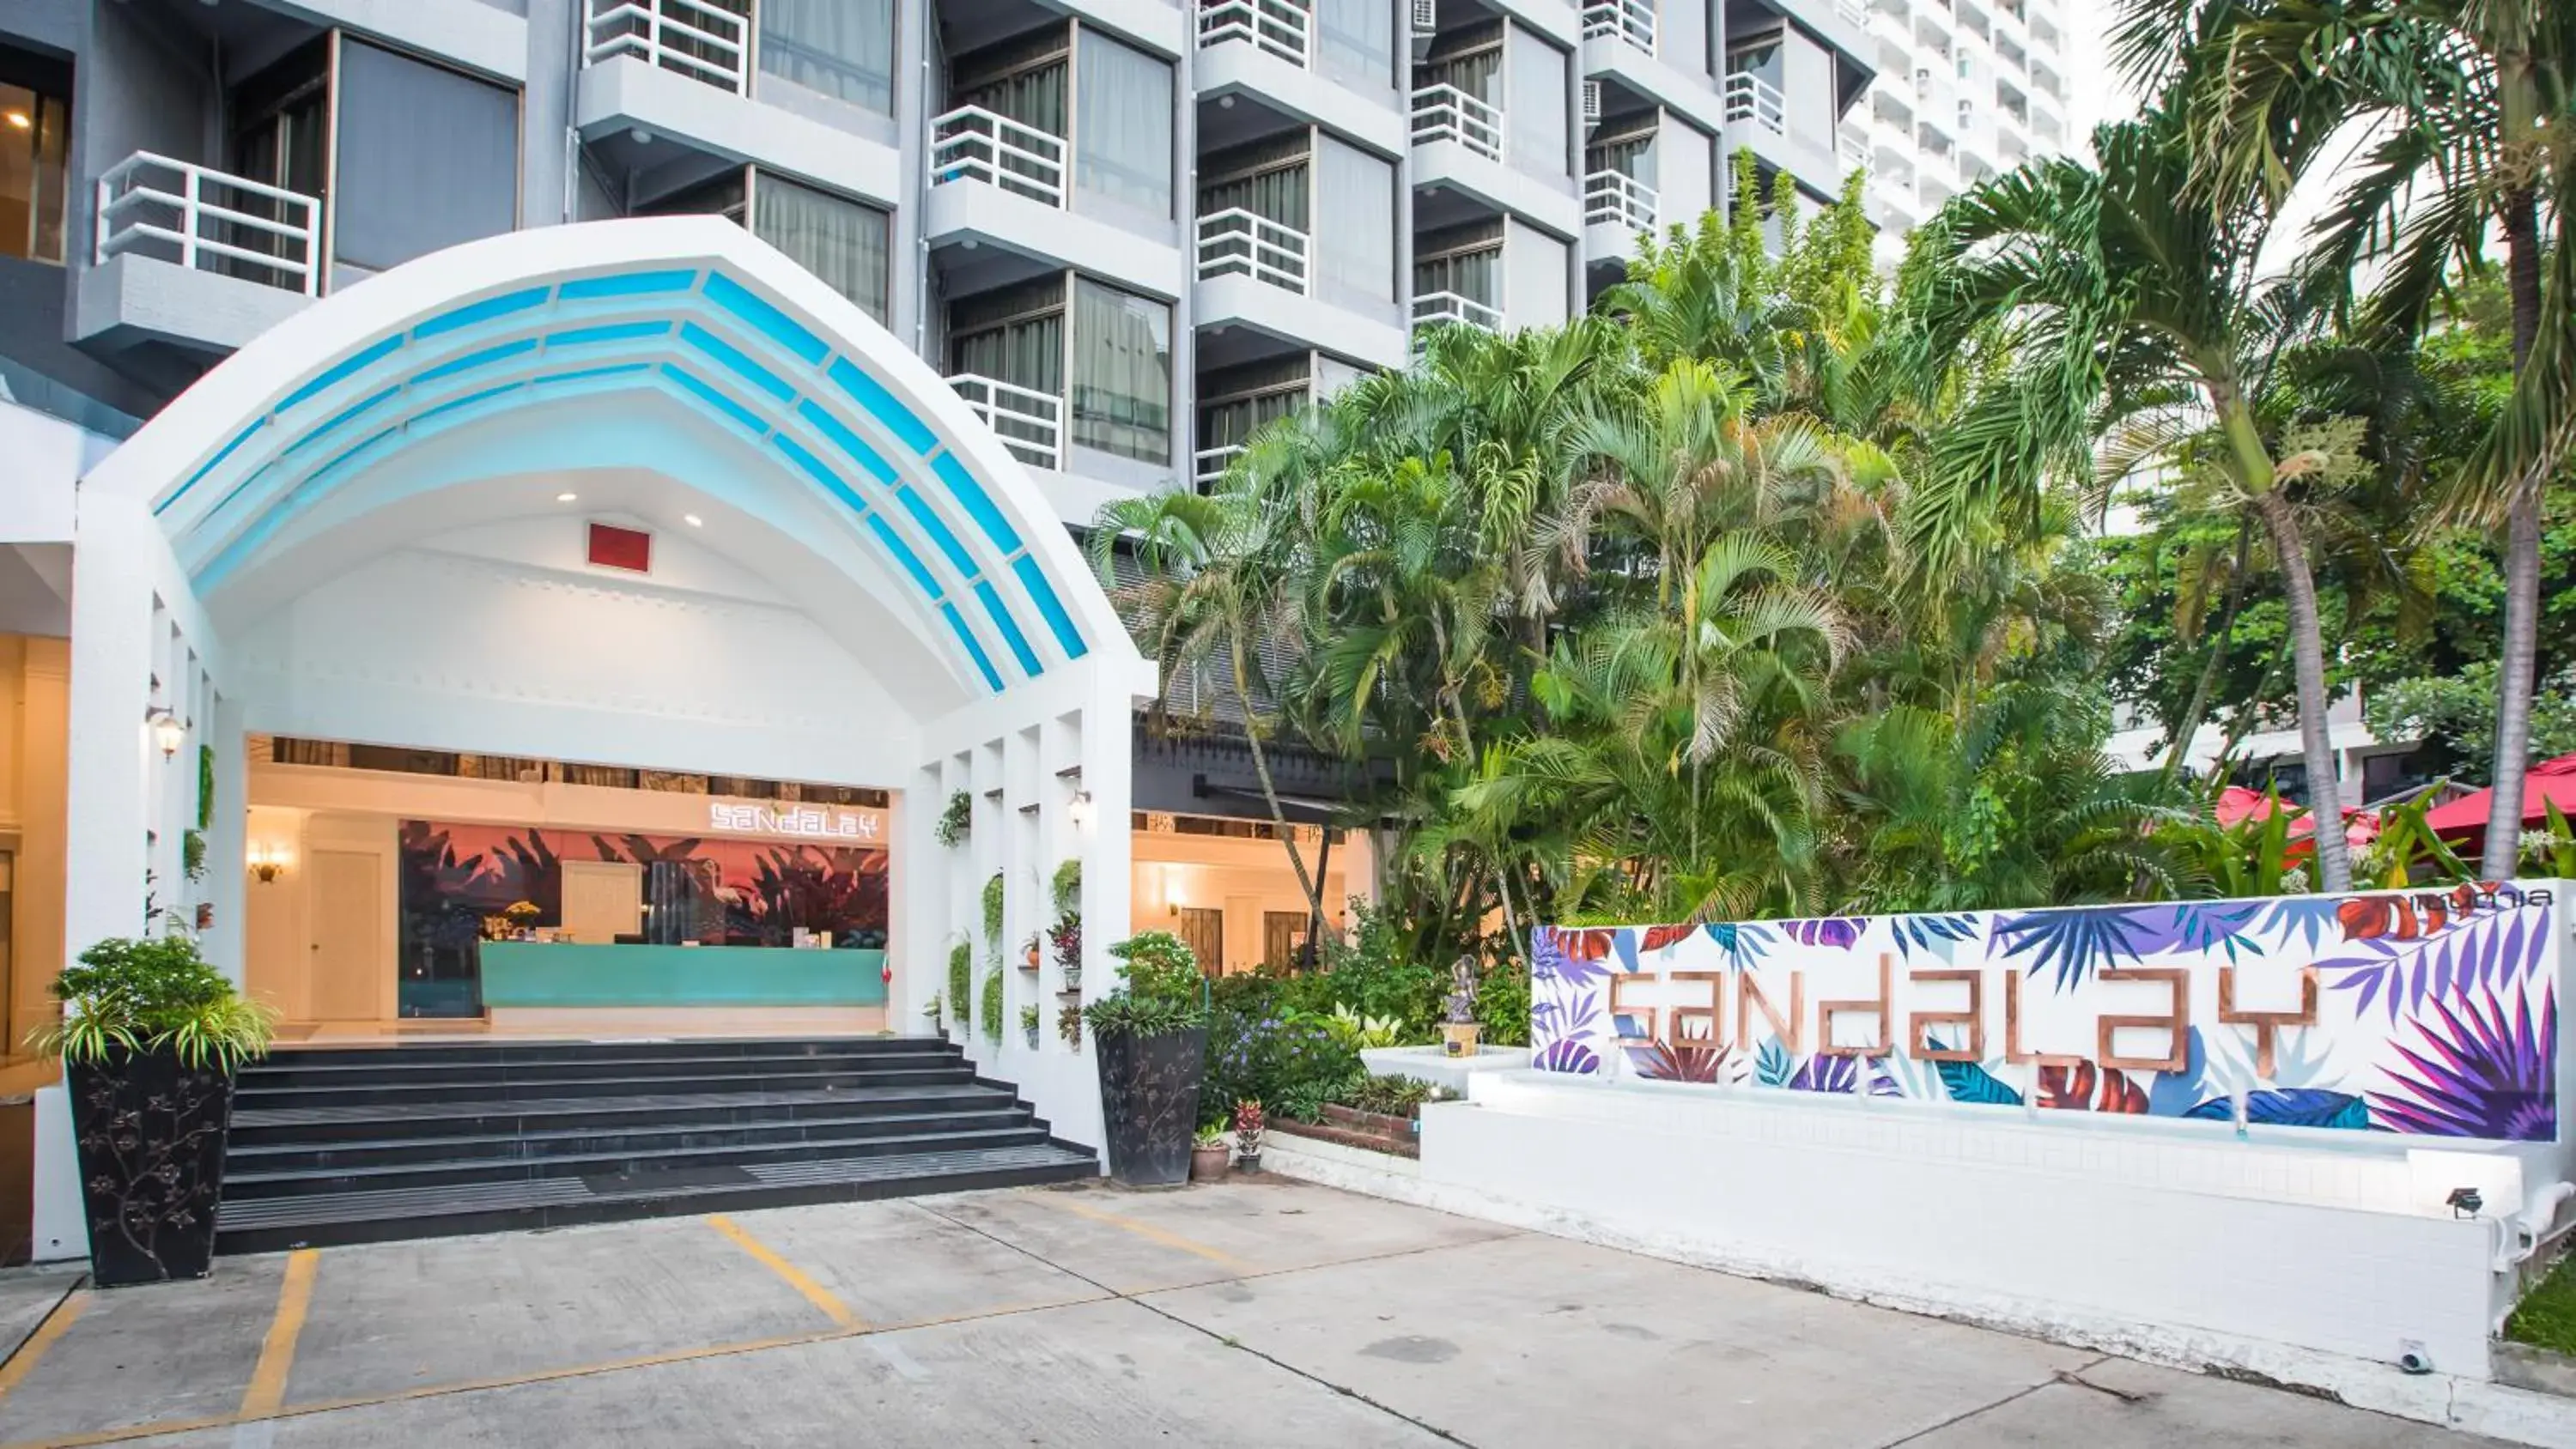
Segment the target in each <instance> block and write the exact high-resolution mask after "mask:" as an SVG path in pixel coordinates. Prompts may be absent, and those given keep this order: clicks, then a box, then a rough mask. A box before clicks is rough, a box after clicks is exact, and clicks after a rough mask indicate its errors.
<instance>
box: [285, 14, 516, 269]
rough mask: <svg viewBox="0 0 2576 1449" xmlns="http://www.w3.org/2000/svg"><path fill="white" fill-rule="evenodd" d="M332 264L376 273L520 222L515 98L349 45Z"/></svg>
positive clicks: (343, 61)
mask: <svg viewBox="0 0 2576 1449" xmlns="http://www.w3.org/2000/svg"><path fill="white" fill-rule="evenodd" d="M338 99H339V105H340V130H339V147H340V154H339V165H338V167H337V170H338V173H339V186H340V193H339V197H338V199H337V202H336V204H335V208H334V216H335V232H334V235H333V237H332V255H333V256H334V258H335V259H337V260H339V261H341V262H345V263H348V264H350V265H353V266H359V267H365V268H367V269H369V270H370V271H382V270H384V269H385V268H387V267H390V266H393V265H395V264H396V263H399V262H407V261H410V260H411V259H412V258H414V257H417V256H424V255H427V254H428V253H430V252H434V251H437V250H439V249H440V248H442V247H450V246H454V245H456V244H457V243H459V242H468V241H473V240H474V239H475V238H477V237H487V236H497V235H499V234H501V233H502V232H505V231H509V230H511V229H512V228H513V227H515V226H516V225H517V224H518V218H519V96H518V93H517V92H516V91H512V90H508V89H505V88H503V87H501V86H495V85H486V84H485V83H483V82H482V81H479V80H475V79H472V78H471V77H468V76H463V75H459V74H457V73H456V72H455V71H452V70H444V69H441V68H440V67H438V66H434V65H425V64H423V63H421V62H420V61H416V60H413V59H411V58H409V57H407V56H400V55H396V54H394V53H393V52H392V51H389V50H378V49H377V48H376V47H374V46H372V45H367V44H365V43H363V42H360V41H356V40H343V41H342V42H341V44H340V85H339V97H338Z"/></svg>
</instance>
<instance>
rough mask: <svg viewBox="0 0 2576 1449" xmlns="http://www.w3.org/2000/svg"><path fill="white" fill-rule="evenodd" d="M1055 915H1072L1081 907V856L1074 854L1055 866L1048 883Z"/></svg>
mask: <svg viewBox="0 0 2576 1449" xmlns="http://www.w3.org/2000/svg"><path fill="white" fill-rule="evenodd" d="M1050 887H1051V891H1052V894H1053V895H1054V897H1055V911H1056V914H1057V915H1060V916H1063V915H1072V914H1074V913H1076V912H1079V911H1080V910H1081V909H1082V858H1081V857H1080V856H1074V857H1072V858H1070V859H1068V860H1066V861H1065V862H1064V863H1063V864H1061V865H1058V866H1057V867H1056V868H1055V879H1054V881H1052V882H1051V883H1050Z"/></svg>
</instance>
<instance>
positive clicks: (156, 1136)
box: [32, 931, 269, 1288]
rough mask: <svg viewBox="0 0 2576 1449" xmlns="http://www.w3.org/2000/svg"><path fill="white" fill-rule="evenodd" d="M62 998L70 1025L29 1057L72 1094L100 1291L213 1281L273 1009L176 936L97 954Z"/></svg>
mask: <svg viewBox="0 0 2576 1449" xmlns="http://www.w3.org/2000/svg"><path fill="white" fill-rule="evenodd" d="M53 990H54V995H55V997H56V998H57V999H59V1000H60V1001H61V1002H62V1004H63V1015H62V1019H61V1020H60V1021H58V1022H56V1023H54V1024H53V1025H50V1026H46V1027H42V1028H39V1029H38V1030H37V1032H36V1033H35V1035H34V1037H33V1038H32V1044H33V1045H34V1047H35V1048H36V1050H37V1051H38V1052H40V1053H42V1054H43V1055H45V1056H48V1057H55V1058H59V1059H60V1060H61V1061H62V1063H63V1067H64V1075H65V1078H66V1080H67V1082H68V1084H69V1087H70V1089H71V1100H72V1136H73V1140H74V1142H75V1143H76V1144H77V1145H78V1148H79V1152H80V1171H81V1194H82V1198H83V1201H84V1205H85V1206H86V1208H87V1209H88V1222H89V1260H90V1276H91V1278H92V1280H93V1281H95V1282H96V1283H97V1284H98V1286H100V1287H102V1288H118V1287H123V1286H126V1285H128V1284H133V1283H160V1282H167V1281H169V1280H171V1279H174V1278H202V1277H204V1276H206V1269H207V1266H208V1263H209V1261H210V1260H211V1259H212V1257H213V1255H214V1247H215V1201H216V1198H217V1196H218V1195H219V1194H220V1193H221V1192H222V1189H223V1177H224V1134H225V1132H226V1131H227V1130H228V1129H229V1127H230V1126H231V1123H232V1105H233V1074H234V1072H235V1071H236V1070H237V1069H238V1068H239V1067H240V1066H241V1065H242V1063H244V1062H247V1061H254V1060H257V1059H258V1058H259V1057H261V1056H264V1055H266V1054H267V1052H268V1039H269V1016H268V1012H267V1009H266V1008H264V1007H262V1006H260V1005H259V1004H258V1003H256V1002H254V1001H252V1000H250V999H249V998H247V997H245V996H243V995H242V994H241V993H240V992H238V991H236V990H234V989H233V984H232V983H231V982H230V981H227V980H225V979H224V976H223V973H222V972H220V971H217V970H216V969H215V968H214V966H213V965H212V964H210V963H209V962H208V961H207V960H206V959H205V957H204V956H202V955H200V954H198V951H197V942H196V940H195V938H194V937H191V936H189V935H186V934H185V933H182V932H177V931H174V932H172V933H171V934H169V935H166V936H150V937H144V938H141V939H131V940H129V939H124V938H111V939H108V940H104V941H101V942H99V943H98V944H97V945H94V946H92V947H90V948H89V949H88V950H86V951H83V952H82V953H81V954H80V961H79V963H78V964H76V965H73V966H70V967H66V968H65V969H64V971H63V974H62V975H61V976H59V977H57V978H55V981H54V988H53Z"/></svg>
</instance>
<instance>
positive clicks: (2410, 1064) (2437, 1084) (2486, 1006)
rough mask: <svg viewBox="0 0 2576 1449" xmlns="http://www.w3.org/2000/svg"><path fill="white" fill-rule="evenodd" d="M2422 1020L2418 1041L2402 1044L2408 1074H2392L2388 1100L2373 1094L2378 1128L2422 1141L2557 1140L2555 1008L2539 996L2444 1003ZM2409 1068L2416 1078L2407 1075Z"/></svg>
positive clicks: (2546, 995)
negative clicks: (2536, 999)
mask: <svg viewBox="0 0 2576 1449" xmlns="http://www.w3.org/2000/svg"><path fill="white" fill-rule="evenodd" d="M2431 1005H2432V1015H2431V1016H2429V1017H2417V1018H2416V1019H2415V1020H2414V1022H2413V1025H2414V1027H2415V1040H2414V1041H2412V1042H2400V1043H2399V1044H2398V1047H2397V1054H2398V1055H2399V1056H2401V1057H2403V1058H2405V1059H2406V1063H2407V1065H2406V1066H2405V1067H2391V1068H2389V1069H2388V1087H2389V1089H2388V1090H2387V1091H2385V1092H2373V1093H2371V1094H2370V1113H2371V1118H2372V1121H2373V1123H2374V1124H2375V1125H2377V1126H2379V1127H2381V1128H2383V1129H2385V1130H2387V1131H2391V1132H2408V1133H2414V1134H2416V1135H2418V1136H2425V1137H2483V1138H2492V1139H2497V1140H2502V1141H2511V1142H2546V1141H2550V1140H2552V1139H2554V1138H2555V1137H2556V1136H2557V1135H2558V1116H2557V1100H2558V1099H2557V1086H2558V1069H2557V1062H2558V1007H2557V1003H2556V1001H2555V1000H2554V999H2553V993H2552V992H2551V990H2550V989H2549V988H2548V987H2547V986H2543V987H2542V988H2541V997H2540V1011H2539V1014H2538V1019H2537V1021H2535V1020H2534V1017H2533V1012H2532V1007H2531V998H2530V997H2529V996H2528V995H2526V994H2523V993H2520V992H2517V993H2515V994H2514V996H2513V999H2512V1002H2511V1004H2510V1005H2508V1004H2507V1001H2506V999H2505V998H2504V997H2502V996H2498V995H2495V994H2492V993H2490V994H2488V995H2487V996H2485V997H2483V998H2473V999H2470V1000H2466V1001H2463V1002H2461V1003H2459V1005H2458V1007H2457V1008H2456V1009H2454V1007H2453V1005H2452V1004H2451V1003H2450V1002H2448V1001H2445V1000H2443V999H2442V998H2440V997H2438V996H2437V997H2435V998H2434V999H2433V1001H2432V1003H2431ZM2408 1068H2412V1070H2411V1071H2410V1070H2408Z"/></svg>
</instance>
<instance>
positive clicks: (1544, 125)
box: [1503, 26, 1572, 176]
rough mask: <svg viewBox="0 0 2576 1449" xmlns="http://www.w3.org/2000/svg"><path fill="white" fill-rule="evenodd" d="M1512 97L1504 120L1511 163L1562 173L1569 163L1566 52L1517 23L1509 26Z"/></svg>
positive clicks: (1559, 174) (1525, 167)
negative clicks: (1509, 140)
mask: <svg viewBox="0 0 2576 1449" xmlns="http://www.w3.org/2000/svg"><path fill="white" fill-rule="evenodd" d="M1511 67H1512V75H1511V99H1510V100H1509V101H1507V102H1506V103H1505V104H1504V107H1503V125H1504V127H1505V128H1506V129H1507V130H1508V131H1509V132H1510V133H1511V142H1510V147H1511V151H1510V154H1511V160H1512V164H1513V165H1514V166H1516V167H1518V168H1519V169H1521V170H1523V171H1535V172H1539V173H1541V174H1543V175H1548V176H1563V175H1564V174H1565V168H1566V164H1567V162H1566V128H1565V118H1566V94H1567V91H1568V89H1569V87H1570V86H1571V85H1572V82H1571V81H1570V80H1569V79H1568V77H1567V70H1566V54H1565V52H1564V51H1561V50H1559V49H1557V48H1556V47H1555V46H1553V45H1550V44H1548V43H1547V42H1546V41H1544V40H1542V39H1540V38H1539V37H1538V36H1536V35H1534V34H1532V33H1531V32H1529V31H1526V30H1523V29H1521V28H1520V27H1518V26H1514V27H1512V31H1511Z"/></svg>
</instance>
